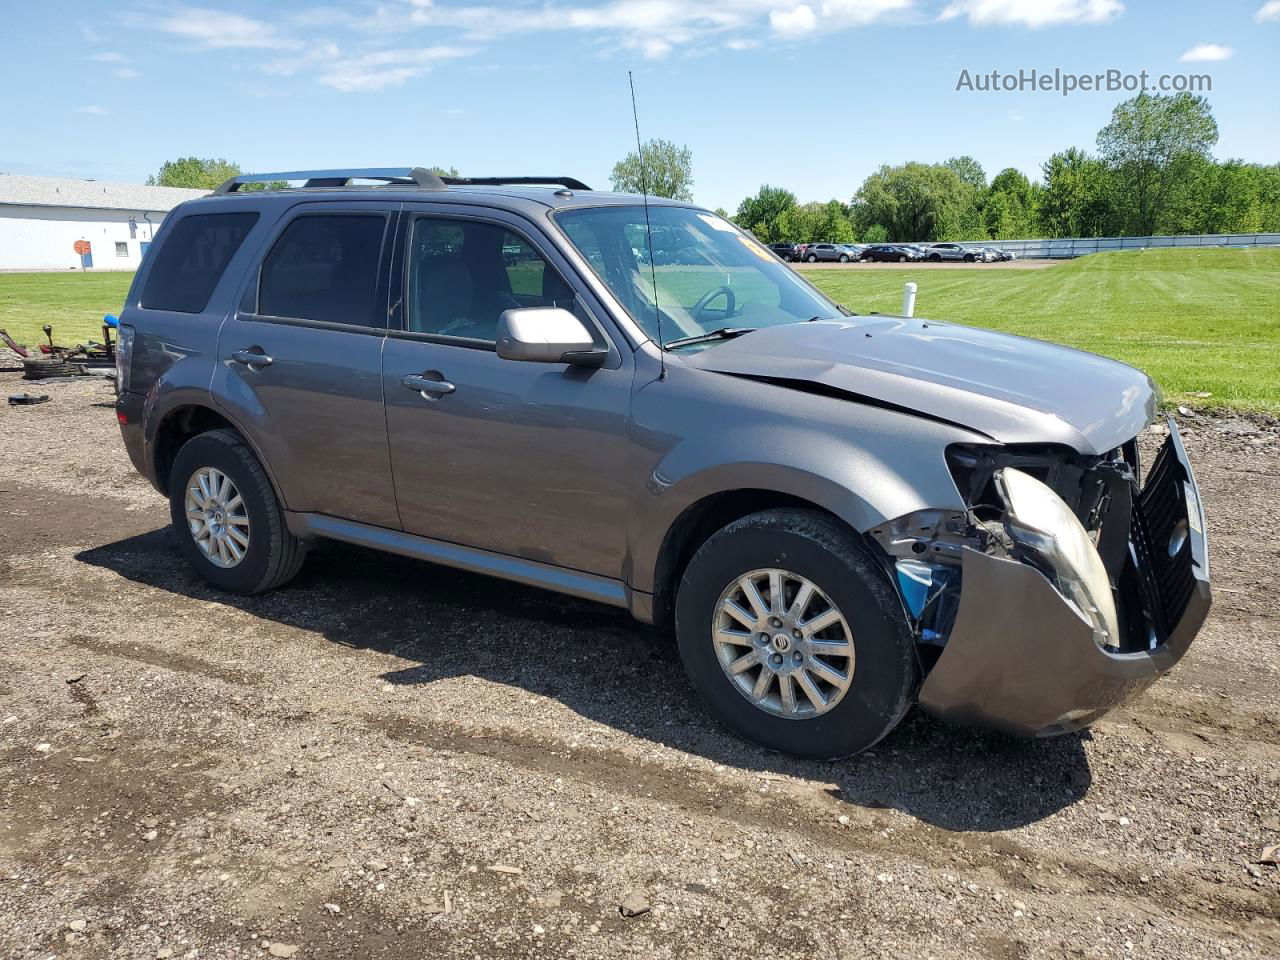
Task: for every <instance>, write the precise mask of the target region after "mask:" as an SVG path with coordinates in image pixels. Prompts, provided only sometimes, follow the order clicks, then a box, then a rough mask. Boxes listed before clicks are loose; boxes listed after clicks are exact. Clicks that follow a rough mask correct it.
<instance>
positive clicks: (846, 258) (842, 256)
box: [840, 253, 849, 263]
mask: <svg viewBox="0 0 1280 960" xmlns="http://www.w3.org/2000/svg"><path fill="white" fill-rule="evenodd" d="M840 262H841V263H848V262H849V255H848V254H845V253H842V254H840Z"/></svg>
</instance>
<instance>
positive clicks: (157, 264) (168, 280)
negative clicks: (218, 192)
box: [142, 211, 258, 313]
mask: <svg viewBox="0 0 1280 960" xmlns="http://www.w3.org/2000/svg"><path fill="white" fill-rule="evenodd" d="M257 222H258V215H257V214H256V213H254V212H252V211H246V212H241V213H203V214H193V215H191V216H187V217H183V218H182V219H181V220H179V221H178V222H177V223H175V224H173V225H172V226H167V227H166V228H165V233H164V243H162V244H161V245H160V249H159V250H158V251H157V252H156V254H155V260H154V262H153V263H152V264H151V272H150V273H149V274H147V283H146V286H145V287H143V289H142V306H143V307H145V308H146V309H148V310H171V311H174V312H176V313H199V312H200V311H202V310H203V309H204V308H205V307H207V306H208V305H209V298H210V297H211V296H213V288H214V287H216V286H217V285H218V281H219V280H221V279H222V274H223V272H224V271H225V270H226V269H227V264H228V263H230V262H231V258H232V257H233V256H235V253H236V251H237V250H239V249H240V245H241V244H242V243H244V238H245V237H247V236H248V235H249V231H250V230H252V229H253V225H254V224H255V223H257Z"/></svg>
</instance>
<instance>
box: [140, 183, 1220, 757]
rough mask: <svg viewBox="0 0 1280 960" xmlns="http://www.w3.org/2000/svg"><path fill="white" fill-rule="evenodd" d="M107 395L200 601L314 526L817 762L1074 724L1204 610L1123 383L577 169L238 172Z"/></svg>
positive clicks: (151, 261) (1198, 571) (1183, 504)
mask: <svg viewBox="0 0 1280 960" xmlns="http://www.w3.org/2000/svg"><path fill="white" fill-rule="evenodd" d="M264 180H265V181H270V180H278V181H287V182H299V183H301V184H302V186H301V187H299V188H292V189H271V190H264V191H246V190H242V189H241V187H242V186H243V185H244V184H246V183H252V182H256V181H264ZM654 238H660V240H661V251H660V254H661V255H659V250H658V244H656V243H655V241H654ZM118 388H119V396H118V402H117V417H118V419H119V421H120V424H121V430H122V432H123V435H124V441H125V445H126V446H127V448H128V451H129V455H130V457H131V458H132V460H133V462H134V464H135V466H136V467H137V469H138V470H139V471H140V472H141V473H142V474H144V475H145V476H146V477H147V478H148V479H149V480H150V481H151V482H152V483H153V484H154V485H155V487H156V489H157V490H159V491H160V492H161V493H162V494H164V495H165V496H167V497H168V499H169V502H170V505H171V511H172V518H173V523H174V528H175V531H176V535H177V540H178V543H179V544H180V545H181V549H182V551H183V552H184V553H185V554H186V556H187V557H188V558H189V560H190V562H191V563H192V565H193V566H194V567H195V569H196V570H197V571H198V572H199V573H200V575H201V576H203V577H204V578H205V579H206V580H208V581H209V582H210V583H212V584H213V585H215V586H216V587H219V588H221V589H223V590H228V591H232V592H236V593H254V592H257V591H261V590H267V589H269V588H272V587H276V586H279V585H281V584H283V583H285V582H286V581H288V580H289V579H290V578H291V577H293V576H294V575H295V574H296V573H297V572H298V569H299V567H300V566H301V565H302V563H303V558H304V556H305V554H306V551H307V548H308V545H309V544H311V543H313V542H314V541H316V540H319V539H323V538H328V539H333V540H341V541H346V542H348V543H354V544H361V545H364V546H367V547H373V548H377V549H381V550H386V551H391V552H393V553H398V554H402V555H405V556H408V557H415V558H419V559H422V560H427V561H431V562H434V563H438V564H445V565H449V566H454V567H461V568H464V569H467V570H472V571H479V572H481V573H485V574H491V575H493V576H495V577H500V578H505V579H507V580H513V581H518V582H520V583H524V584H532V585H536V586H538V587H543V588H546V589H549V590H555V591H560V592H562V593H566V594H572V595H574V596H578V597H586V598H590V599H592V600H596V601H600V602H602V603H607V604H614V605H616V606H619V607H624V608H626V609H628V610H630V612H631V613H632V614H633V615H634V616H635V617H636V618H637V619H639V620H641V621H644V622H646V623H652V624H657V625H659V626H661V627H662V628H664V629H669V630H672V631H673V632H674V634H675V637H676V640H677V643H678V645H679V649H680V652H681V655H682V657H683V659H684V662H685V665H686V666H687V668H688V672H689V676H690V678H691V680H692V683H693V686H694V687H695V688H696V689H697V691H698V692H699V693H700V694H701V696H702V697H703V699H704V700H705V702H706V704H707V706H708V708H709V710H710V711H711V712H712V713H713V714H714V715H715V716H716V717H717V718H719V719H720V720H721V721H723V722H724V723H725V724H727V725H728V726H729V727H731V728H732V729H734V730H736V731H738V732H739V733H740V734H742V735H744V736H746V737H749V738H751V739H752V740H755V741H756V742H758V743H760V744H763V745H765V746H767V747H770V748H774V749H777V750H783V751H788V752H791V753H794V754H799V755H804V756H808V757H820V758H830V757H838V756H844V755H848V754H852V753H855V752H857V751H860V750H864V749H866V748H867V747H870V746H871V745H872V744H874V743H875V742H876V741H877V740H879V739H880V738H881V737H883V736H884V735H885V734H886V733H888V732H889V731H890V730H891V729H892V728H893V727H894V725H895V724H896V723H897V722H898V721H899V719H901V717H902V716H903V714H904V713H905V712H906V711H907V709H908V708H909V706H910V705H911V704H912V703H913V702H918V703H919V704H920V705H921V706H923V707H924V708H925V709H926V710H928V711H930V712H932V713H933V714H935V715H937V716H940V717H943V718H946V719H949V720H954V721H958V722H963V723H973V724H983V725H987V726H993V727H996V728H999V729H1001V730H1005V731H1009V732H1012V733H1016V734H1021V735H1027V736H1041V735H1049V734H1055V733H1063V732H1066V731H1071V730H1076V729H1079V728H1081V727H1083V726H1085V725H1087V724H1088V723H1090V722H1091V721H1093V720H1094V719H1096V718H1097V717H1099V716H1101V715H1102V714H1103V713H1105V712H1106V711H1107V710H1108V709H1110V708H1111V707H1114V706H1115V705H1116V704H1118V703H1120V702H1121V701H1123V700H1125V699H1127V698H1129V697H1131V696H1133V695H1134V694H1135V693H1137V692H1138V691H1140V690H1142V689H1144V688H1145V687H1146V686H1147V685H1148V684H1150V683H1151V682H1152V681H1153V680H1155V678H1156V677H1158V676H1159V675H1160V674H1162V673H1164V672H1165V671H1167V670H1169V669H1170V668H1171V667H1172V666H1173V665H1174V664H1175V663H1176V662H1177V661H1178V659H1179V658H1180V657H1181V656H1182V655H1183V654H1184V653H1185V652H1186V650H1187V647H1188V645H1189V644H1190V643H1191V641H1192V638H1193V637H1194V636H1195V634H1196V632H1197V631H1198V630H1199V628H1200V626H1201V623H1202V621H1203V620H1204V617H1205V615H1206V612H1207V610H1208V608H1209V602H1210V589H1209V564H1208V557H1207V553H1206V542H1205V533H1204V530H1205V526H1204V516H1203V512H1202V510H1201V506H1200V500H1199V496H1198V493H1197V490H1196V484H1195V480H1194V479H1193V477H1192V472H1191V465H1190V464H1189V463H1188V460H1187V456H1186V453H1185V451H1184V449H1183V446H1182V443H1181V442H1180V440H1179V437H1178V432H1177V429H1176V427H1175V426H1174V425H1173V424H1172V422H1170V423H1169V426H1168V437H1167V439H1166V440H1165V442H1164V444H1163V446H1162V448H1161V449H1160V451H1159V453H1158V454H1157V455H1156V456H1155V458H1154V461H1153V462H1152V463H1151V465H1150V467H1149V469H1147V470H1146V471H1145V473H1144V471H1143V469H1142V467H1141V465H1140V464H1139V451H1138V444H1137V441H1136V440H1135V437H1136V436H1137V435H1138V434H1139V433H1140V432H1142V431H1143V430H1145V429H1146V428H1147V426H1148V425H1149V424H1151V422H1152V421H1153V418H1154V417H1155V415H1156V406H1157V399H1158V397H1157V393H1156V390H1155V388H1154V386H1153V384H1152V383H1151V381H1150V380H1148V378H1147V377H1146V376H1144V375H1143V374H1142V373H1140V372H1139V371H1137V370H1134V369H1133V368H1131V367H1128V366H1125V365H1124V364H1121V363H1117V362H1114V361H1112V360H1106V359H1103V358H1101V357H1096V356H1091V355H1089V354H1086V353H1081V352H1078V351H1075V350H1070V349H1067V348H1064V347H1058V346H1053V345H1050V344H1047V343H1042V342H1038V341H1035V340H1027V339H1022V338H1019V337H1013V336H1007V335H1003V334H998V333H992V332H988V331H984V330H978V329H974V328H970V327H963V326H951V325H948V324H943V323H938V322H935V321H924V320H919V319H912V318H904V317H894V316H883V315H868V316H860V315H858V314H855V313H853V312H851V311H850V310H848V309H846V308H845V307H842V306H840V305H838V304H836V303H834V302H832V301H831V300H829V299H828V298H827V297H826V296H824V295H823V294H822V293H821V292H819V291H818V290H817V289H815V288H814V287H813V286H811V285H810V284H808V283H807V282H806V281H805V280H804V278H803V277H801V276H799V275H797V274H796V273H795V272H794V271H792V270H791V269H789V268H788V267H787V266H786V265H785V264H783V263H781V262H780V261H779V260H778V259H777V258H776V257H774V256H773V255H772V254H771V253H770V252H769V251H768V249H767V248H765V247H763V246H761V245H760V244H759V243H757V242H756V241H755V240H754V239H753V238H752V237H751V236H749V235H748V234H746V233H744V232H743V231H741V230H739V229H738V228H737V227H736V226H734V225H733V224H732V223H730V222H729V221H727V220H725V219H722V218H721V217H718V216H716V215H715V214H713V213H710V212H708V211H706V210H702V209H699V208H696V207H693V206H689V205H687V204H682V203H675V202H671V201H667V200H658V199H651V200H650V201H649V202H648V204H647V205H646V204H645V203H644V202H642V200H641V198H639V197H635V196H626V195H620V194H612V193H595V192H592V191H591V190H589V189H588V188H586V187H585V186H584V185H583V184H581V183H579V182H578V181H576V180H573V179H571V178H527V177H507V178H483V179H465V178H452V179H441V178H440V177H438V176H436V175H434V174H432V173H430V172H428V171H425V170H422V169H420V168H415V169H413V170H409V169H400V168H395V169H377V170H347V171H318V172H301V173H297V172H295V173H272V174H265V175H261V176H254V177H239V178H236V179H234V180H232V181H229V182H228V183H226V184H224V185H223V186H221V187H220V188H218V190H217V191H215V194H214V195H212V196H209V197H205V198H201V199H198V200H193V201H189V202H187V203H184V204H182V205H181V206H179V207H178V208H176V209H175V210H174V211H173V212H172V213H170V215H169V216H168V217H167V218H166V220H165V222H164V226H163V228H162V229H161V231H160V234H159V236H158V237H157V238H156V242H155V248H154V249H153V250H152V251H151V253H150V255H149V256H148V257H147V259H146V260H145V261H144V262H143V265H142V267H141V269H140V270H139V271H138V274H137V276H136V277H135V279H134V281H133V285H132V287H131V289H130V291H129V295H128V302H127V303H126V305H125V308H124V312H123V314H122V316H121V329H120V349H119V370H118ZM1144 477H1145V480H1144V479H1143V478H1144ZM495 589H498V588H497V587H496V586H495ZM297 602H304V600H303V599H302V598H299V599H298V601H297ZM530 655H531V656H536V655H537V654H536V652H535V651H531V654H530Z"/></svg>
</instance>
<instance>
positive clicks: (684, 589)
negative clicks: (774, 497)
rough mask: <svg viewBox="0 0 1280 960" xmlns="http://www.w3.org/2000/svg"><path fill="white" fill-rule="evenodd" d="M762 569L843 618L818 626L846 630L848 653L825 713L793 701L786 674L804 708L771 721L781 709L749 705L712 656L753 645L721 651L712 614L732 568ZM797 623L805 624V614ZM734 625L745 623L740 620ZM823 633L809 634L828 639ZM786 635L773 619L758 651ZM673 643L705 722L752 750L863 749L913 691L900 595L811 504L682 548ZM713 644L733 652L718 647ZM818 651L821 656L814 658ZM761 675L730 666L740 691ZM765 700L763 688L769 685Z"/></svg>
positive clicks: (826, 753) (748, 520) (755, 517)
mask: <svg viewBox="0 0 1280 960" xmlns="http://www.w3.org/2000/svg"><path fill="white" fill-rule="evenodd" d="M773 568H777V569H781V570H784V571H787V572H788V573H789V574H791V575H793V576H794V577H795V578H796V579H797V580H798V579H799V578H804V579H806V580H809V581H810V582H811V583H812V584H813V585H814V586H816V588H817V590H818V591H820V592H821V594H825V596H826V598H827V599H829V601H830V603H831V605H833V606H834V607H835V608H837V611H838V613H839V614H840V615H842V616H843V622H844V623H845V624H847V627H848V630H847V633H842V632H841V631H840V628H839V627H835V628H829V630H830V629H835V630H836V631H837V636H846V637H848V636H851V638H852V645H853V658H852V671H849V670H848V669H847V667H848V666H849V664H848V661H847V660H846V661H842V662H843V663H844V665H845V667H844V668H843V673H844V675H845V676H846V677H847V683H848V686H847V689H846V690H845V691H844V693H843V694H842V695H840V696H832V695H828V697H827V702H829V703H831V704H833V705H831V706H829V707H828V708H826V709H825V712H820V711H817V710H816V704H814V703H813V702H812V701H810V700H809V699H807V698H805V695H804V694H803V692H802V691H801V689H800V687H799V685H798V684H794V683H791V682H790V681H788V682H789V684H790V685H791V686H792V689H793V690H794V691H795V696H796V697H797V703H800V702H801V701H803V709H806V710H808V711H810V713H809V715H808V716H805V717H803V718H797V717H796V716H790V717H788V716H782V715H780V710H781V709H785V707H779V706H778V705H776V704H775V705H774V707H773V708H772V709H770V708H766V707H763V706H760V705H758V704H757V703H756V702H755V701H753V700H752V699H751V694H750V692H748V691H747V690H745V689H740V688H739V686H738V685H737V683H735V681H733V680H731V679H730V678H729V674H728V672H727V668H726V667H724V666H722V659H721V657H722V656H724V657H725V661H724V662H730V661H732V660H733V658H734V657H735V656H736V652H737V651H739V650H740V651H741V653H742V655H743V657H744V658H745V657H746V655H747V654H748V653H749V652H754V651H756V648H755V647H754V646H749V645H747V644H743V645H741V646H738V645H734V646H731V647H723V646H719V645H718V644H717V643H716V642H715V641H714V640H713V631H714V629H715V627H716V626H717V618H721V613H720V611H721V609H722V605H721V599H722V596H725V595H726V594H727V592H728V591H730V590H733V589H735V586H734V585H735V583H736V582H737V581H738V578H740V577H742V576H743V575H744V574H748V573H751V572H753V571H764V570H769V569H773ZM761 575H762V576H765V577H766V581H762V582H767V574H761ZM784 592H785V591H784ZM815 596H817V594H815ZM790 598H794V594H790V595H788V598H787V599H784V601H783V604H782V605H781V606H786V605H787V603H788V602H789V601H790ZM815 602H817V603H821V597H818V599H817V600H816V601H811V602H810V606H809V607H807V608H806V609H810V610H811V609H813V603H815ZM802 612H803V611H802ZM819 612H821V608H819ZM788 616H789V614H788ZM805 619H808V620H810V621H812V620H814V619H816V616H814V615H810V616H808V617H806V618H805ZM728 622H729V623H730V624H731V625H732V624H735V623H737V622H738V621H736V620H734V619H732V618H730V619H729V620H728ZM742 629H744V630H745V629H746V627H745V625H744V626H743V627H742ZM768 629H769V630H770V631H771V630H772V629H773V627H772V626H770V627H769V628H768ZM829 630H826V631H819V632H818V633H817V634H816V635H815V636H816V637H817V638H818V639H824V638H828V639H829V638H831V636H832V634H831V633H830V632H829ZM792 635H793V636H797V640H796V641H795V642H794V648H792V649H791V651H790V653H789V655H790V656H794V657H796V658H797V660H796V661H795V662H796V663H800V662H802V661H803V657H804V655H803V654H802V653H801V652H800V649H799V648H800V646H801V644H802V641H800V640H799V639H798V637H799V635H798V634H792ZM745 636H746V637H747V638H748V639H750V640H752V642H755V643H759V642H760V641H761V640H762V638H764V637H765V636H767V634H757V633H755V632H750V633H747V634H745ZM787 639H788V634H787V624H786V623H784V624H783V626H782V627H781V628H778V633H777V634H776V635H775V636H774V638H773V640H772V641H771V642H768V643H765V644H764V645H762V646H761V648H760V651H759V653H761V654H762V655H763V654H766V653H767V654H769V656H770V659H774V658H773V651H774V650H775V649H776V650H780V651H786V650H788V648H787V647H786V646H780V644H784V643H786V642H787ZM676 640H677V643H678V645H679V647H680V655H681V658H682V659H683V660H684V665H685V669H686V670H687V671H688V673H689V677H690V679H691V680H692V682H693V685H694V687H695V688H696V689H697V691H698V693H699V694H700V695H701V697H702V699H703V702H704V703H706V705H707V707H708V709H709V710H710V711H711V713H712V714H713V715H714V716H715V717H716V719H717V720H719V721H720V722H721V723H723V724H724V725H725V726H727V727H729V728H730V729H731V730H733V731H734V732H735V733H737V734H739V735H740V736H743V737H745V738H746V739H748V740H752V741H754V742H755V743H758V744H760V745H761V746H763V747H767V748H768V749H770V750H778V751H781V752H783V753H789V754H794V755H796V756H800V757H806V758H808V759H813V760H831V759H836V758H839V757H847V756H850V755H852V754H855V753H860V752H862V751H863V750H867V749H869V748H870V747H872V746H873V745H875V744H876V743H877V742H878V741H879V740H880V739H881V738H882V737H884V736H885V735H886V734H887V733H889V731H890V730H892V729H893V728H894V727H895V726H897V724H898V722H899V721H900V720H901V719H902V717H903V716H904V715H905V714H906V712H907V710H908V709H909V708H910V706H911V702H912V700H913V699H914V695H915V691H916V684H917V677H918V668H917V661H916V654H915V647H914V643H913V641H912V638H911V633H910V630H909V629H908V626H907V622H906V616H905V614H904V613H903V610H902V602H901V601H900V600H899V598H898V596H897V594H896V593H895V592H894V590H893V588H892V587H891V586H890V584H889V582H888V580H887V579H886V578H885V576H884V575H883V573H882V572H881V571H880V569H879V568H878V567H877V566H876V565H875V563H874V561H873V560H871V559H870V558H869V557H868V556H867V554H866V553H865V552H864V551H863V549H862V547H861V545H860V544H858V542H857V541H856V539H855V538H854V535H853V534H851V533H850V532H849V531H848V530H846V529H844V528H842V527H841V526H840V525H839V524H838V523H837V522H836V521H835V520H833V519H832V518H830V517H828V516H826V515H825V514H822V513H819V512H817V511H809V510H795V509H786V510H767V511H764V512H762V513H756V514H752V515H751V516H748V517H744V518H742V519H741V520H737V521H735V522H734V523H731V524H729V525H728V526H727V527H725V528H724V529H722V530H720V531H719V532H718V533H716V534H714V535H713V536H712V537H711V538H710V539H708V540H707V542H706V543H704V544H703V545H702V547H701V548H700V549H699V550H698V552H697V553H696V554H694V557H693V559H692V560H691V561H690V562H689V565H688V567H687V568H686V569H685V572H684V576H683V577H682V578H681V581H680V587H679V591H678V593H677V596H676ZM718 649H719V650H720V651H721V652H718ZM725 649H728V650H732V651H734V652H733V653H728V654H725V653H723V651H724V650H725ZM781 656H782V655H781V654H779V657H781ZM820 656H823V657H824V659H826V655H820ZM810 659H811V660H812V656H811V658H810ZM783 662H784V663H786V662H787V661H785V660H784V661H783ZM836 662H841V661H830V662H828V664H827V666H832V665H833V664H834V663H836ZM784 669H790V668H789V667H784ZM763 672H764V667H763V666H759V667H758V668H757V667H749V668H747V669H746V670H744V671H742V674H741V676H743V677H744V680H743V681H742V682H744V683H746V684H747V685H748V686H751V685H753V684H758V680H759V677H760V676H761V675H762V674H763ZM780 682H781V681H780V680H778V679H773V680H771V681H770V683H769V686H768V690H769V691H773V690H774V689H777V690H778V696H776V697H774V699H775V700H778V701H780V700H781V696H780V695H781V688H780V686H779V684H780ZM811 682H812V678H811ZM831 692H834V691H831ZM769 696H771V697H772V696H774V695H773V694H772V692H770V693H769Z"/></svg>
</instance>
